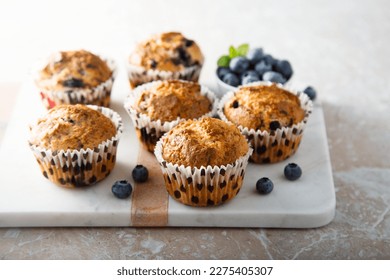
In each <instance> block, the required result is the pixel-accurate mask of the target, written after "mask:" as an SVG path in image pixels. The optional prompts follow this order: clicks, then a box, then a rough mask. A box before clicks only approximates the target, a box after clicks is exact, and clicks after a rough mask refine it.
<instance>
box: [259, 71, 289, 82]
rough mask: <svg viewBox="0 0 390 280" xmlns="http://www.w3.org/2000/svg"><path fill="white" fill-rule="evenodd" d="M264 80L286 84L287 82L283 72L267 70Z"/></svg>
mask: <svg viewBox="0 0 390 280" xmlns="http://www.w3.org/2000/svg"><path fill="white" fill-rule="evenodd" d="M263 80H264V81H270V82H273V83H280V84H284V83H285V82H286V79H285V78H284V77H283V76H282V74H280V73H278V72H274V71H268V72H265V73H264V74H263Z"/></svg>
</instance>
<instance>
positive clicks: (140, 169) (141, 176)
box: [131, 164, 149, 183]
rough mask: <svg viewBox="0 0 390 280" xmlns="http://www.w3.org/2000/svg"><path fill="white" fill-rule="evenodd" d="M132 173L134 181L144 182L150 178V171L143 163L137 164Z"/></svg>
mask: <svg viewBox="0 0 390 280" xmlns="http://www.w3.org/2000/svg"><path fill="white" fill-rule="evenodd" d="M131 175H132V176H133V179H134V181H136V182H138V183H143V182H146V180H148V176H149V171H148V169H147V168H146V167H145V166H143V165H141V164H137V165H136V166H135V168H134V169H133V172H132V173H131Z"/></svg>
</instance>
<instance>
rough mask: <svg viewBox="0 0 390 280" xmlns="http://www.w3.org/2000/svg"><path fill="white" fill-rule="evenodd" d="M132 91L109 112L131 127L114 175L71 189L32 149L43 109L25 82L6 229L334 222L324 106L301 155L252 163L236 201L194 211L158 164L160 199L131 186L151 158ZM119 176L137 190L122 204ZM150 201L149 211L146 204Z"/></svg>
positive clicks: (13, 129)
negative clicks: (129, 106)
mask: <svg viewBox="0 0 390 280" xmlns="http://www.w3.org/2000/svg"><path fill="white" fill-rule="evenodd" d="M128 92H129V88H128V84H127V80H126V79H125V77H122V78H121V79H120V78H119V77H118V79H117V81H116V83H115V84H114V88H113V93H112V106H111V107H112V108H113V109H114V110H116V111H117V112H118V113H119V114H120V115H121V116H122V118H123V120H124V126H125V129H124V133H123V135H122V137H121V140H120V142H119V147H118V154H117V163H116V166H115V168H114V170H113V172H112V173H111V174H110V176H109V177H107V178H106V179H105V180H103V181H102V182H100V183H98V184H96V185H94V186H92V187H87V188H77V189H65V188H61V187H59V186H57V185H54V184H53V183H51V182H50V181H48V180H47V179H46V178H44V177H43V176H42V174H41V172H40V169H39V166H38V164H37V163H36V161H35V158H34V157H33V154H32V152H31V151H30V149H29V146H28V144H27V138H28V124H29V123H32V122H33V121H34V120H36V119H37V118H38V117H39V116H42V115H43V114H44V113H45V109H44V108H43V105H42V104H41V102H40V100H39V94H38V92H37V90H36V88H35V87H34V86H33V83H32V82H26V84H25V85H24V86H23V88H22V89H21V92H20V94H19V96H18V100H17V104H16V106H15V111H14V114H13V116H12V119H11V121H10V122H9V126H8V128H7V132H6V135H5V136H4V140H3V143H2V145H1V150H0V227H41V226H45V227H59V226H66V227H83V226H87V227H93V226H102V227H112V226H129V227H132V226H137V227H138V226H168V227H282V228H313V227H320V226H323V225H326V224H328V223H329V222H331V221H332V219H333V217H334V212H335V203H336V202H335V192H334V186H333V178H332V171H331V165H330V159H329V152H328V144H327V138H326V131H325V123H324V118H323V112H322V108H321V106H320V105H318V104H316V105H315V107H314V110H313V114H312V116H311V117H310V119H309V122H308V127H307V130H306V131H305V135H304V138H303V141H302V143H301V146H300V148H299V151H298V152H297V153H296V154H295V155H294V156H292V157H291V158H290V159H288V160H287V161H284V162H281V163H277V164H268V165H256V164H249V165H248V168H247V172H246V176H245V181H244V185H243V187H242V189H241V191H240V193H239V194H238V195H237V197H236V198H234V199H233V200H231V201H230V202H228V203H226V204H224V205H222V206H218V207H206V208H194V207H189V206H185V205H182V204H180V203H178V202H176V201H174V200H173V199H172V198H170V197H168V195H167V194H166V192H165V189H164V186H163V184H162V183H161V182H162V180H161V178H160V177H159V176H161V173H160V170H159V168H158V167H156V165H155V164H152V165H150V166H149V168H154V169H153V170H151V171H152V172H151V173H152V178H151V180H152V181H151V182H152V183H153V182H160V183H158V184H159V185H157V186H154V188H159V193H160V194H161V195H159V197H157V198H156V197H155V198H154V197H153V195H154V196H156V193H157V192H154V191H153V190H152V189H149V188H148V187H145V186H144V185H142V184H138V185H135V184H134V182H133V181H132V178H131V170H132V169H133V168H134V166H135V165H136V164H137V163H143V160H145V161H148V159H146V158H145V157H144V156H142V155H145V153H144V152H143V153H140V149H142V148H140V146H139V143H138V140H137V138H136V135H135V131H134V128H133V126H132V124H131V122H130V119H129V117H128V116H127V114H126V112H125V110H124V109H123V106H122V102H123V100H124V98H125V96H126V95H127V93H128ZM150 160H153V158H152V159H150V158H149V163H150ZM288 162H296V163H298V164H299V165H300V166H301V167H302V169H303V176H302V177H301V178H300V179H299V180H297V181H294V182H290V181H287V180H286V179H285V178H284V176H283V169H284V166H285V165H286V164H287V163H288ZM261 177H269V178H271V179H272V181H273V182H274V186H275V187H274V190H273V192H272V193H270V194H268V195H260V194H258V193H257V192H256V190H255V184H256V181H257V180H258V179H259V178H261ZM121 179H127V180H129V181H130V182H131V183H132V184H133V185H134V192H133V195H132V196H131V197H130V198H129V199H125V200H122V199H118V198H115V197H114V196H113V195H112V193H111V186H112V184H113V182H115V181H116V180H121ZM154 180H155V181H154ZM140 197H142V198H141V200H139V199H140ZM154 199H156V201H157V200H165V202H161V204H163V205H160V206H159V205H157V207H155V206H156V205H155V204H156V203H160V202H156V201H155V200H154ZM135 200H137V201H135ZM149 202H151V205H150V206H148V205H147V204H148V203H149ZM145 203H146V206H145ZM164 203H165V204H164ZM139 205H140V206H139ZM137 207H144V208H143V209H137Z"/></svg>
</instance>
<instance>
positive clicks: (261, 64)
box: [255, 61, 272, 77]
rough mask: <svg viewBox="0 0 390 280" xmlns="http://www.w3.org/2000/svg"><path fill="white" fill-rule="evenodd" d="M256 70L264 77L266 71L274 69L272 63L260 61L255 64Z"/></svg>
mask: <svg viewBox="0 0 390 280" xmlns="http://www.w3.org/2000/svg"><path fill="white" fill-rule="evenodd" d="M255 71H256V72H257V74H258V75H259V77H262V76H263V74H264V73H265V72H268V71H272V65H271V64H267V63H266V62H265V61H260V62H259V63H257V64H256V65H255Z"/></svg>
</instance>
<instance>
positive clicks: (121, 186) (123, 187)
mask: <svg viewBox="0 0 390 280" xmlns="http://www.w3.org/2000/svg"><path fill="white" fill-rule="evenodd" d="M111 190H112V193H113V194H114V195H115V196H116V197H117V198H128V197H129V196H130V195H131V192H132V191H133V187H132V186H131V185H130V183H129V182H127V181H126V180H121V181H116V182H115V183H114V185H112V188H111Z"/></svg>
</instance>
